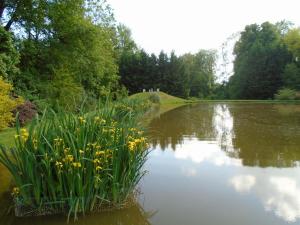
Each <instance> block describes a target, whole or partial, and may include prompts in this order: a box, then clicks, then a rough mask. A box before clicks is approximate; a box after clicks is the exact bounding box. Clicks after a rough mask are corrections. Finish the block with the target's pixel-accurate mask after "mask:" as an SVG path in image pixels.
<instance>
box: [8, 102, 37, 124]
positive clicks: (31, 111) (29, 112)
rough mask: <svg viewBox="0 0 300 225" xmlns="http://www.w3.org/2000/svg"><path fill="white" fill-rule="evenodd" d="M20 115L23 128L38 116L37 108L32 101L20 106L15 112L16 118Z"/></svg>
mask: <svg viewBox="0 0 300 225" xmlns="http://www.w3.org/2000/svg"><path fill="white" fill-rule="evenodd" d="M17 113H18V119H19V123H20V125H21V126H24V125H25V124H26V123H27V122H29V121H31V120H32V119H33V118H34V117H35V115H36V114H37V107H36V105H35V104H33V103H32V102H30V101H25V102H24V103H23V104H21V105H18V106H17V108H16V109H14V110H13V114H14V117H16V115H17Z"/></svg>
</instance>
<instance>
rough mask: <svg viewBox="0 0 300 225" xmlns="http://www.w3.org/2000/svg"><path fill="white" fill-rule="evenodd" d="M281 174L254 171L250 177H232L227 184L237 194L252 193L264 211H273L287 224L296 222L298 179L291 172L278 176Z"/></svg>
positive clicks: (299, 212)
mask: <svg viewBox="0 0 300 225" xmlns="http://www.w3.org/2000/svg"><path fill="white" fill-rule="evenodd" d="M298 172H299V171H297V173H298ZM281 173H282V171H276V170H271V171H264V172H263V171H256V172H255V173H253V174H251V175H249V174H247V175H237V176H234V177H232V178H231V179H230V180H229V183H230V185H231V186H232V187H233V188H234V189H235V190H236V191H237V192H239V193H248V192H249V191H252V192H254V193H255V194H256V195H257V196H259V198H260V199H261V201H262V203H263V205H264V208H265V210H267V211H274V212H275V214H276V215H277V216H278V217H280V218H282V219H284V220H286V221H288V222H296V221H297V219H299V218H300V182H299V178H300V177H299V175H298V174H294V173H293V171H285V173H284V175H283V174H282V175H278V174H281ZM287 174H289V175H288V176H287Z"/></svg>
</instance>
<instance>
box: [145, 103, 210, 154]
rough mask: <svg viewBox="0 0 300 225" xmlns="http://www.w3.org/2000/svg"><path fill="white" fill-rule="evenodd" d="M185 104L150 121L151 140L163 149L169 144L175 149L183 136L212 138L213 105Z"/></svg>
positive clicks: (181, 141) (154, 144)
mask: <svg viewBox="0 0 300 225" xmlns="http://www.w3.org/2000/svg"><path fill="white" fill-rule="evenodd" d="M203 106H204V107H202V106H201V105H187V106H183V107H179V108H176V109H173V110H171V111H168V112H167V113H164V114H162V115H161V116H160V117H159V118H154V119H153V120H152V121H151V123H150V126H149V127H150V129H149V130H150V136H151V142H152V145H153V146H154V147H156V146H157V145H160V147H161V148H162V149H163V150H164V149H166V148H167V147H168V146H169V145H171V147H172V148H173V149H174V150H175V148H176V145H177V144H182V143H183V139H184V138H185V137H198V138H199V139H203V138H205V139H207V138H213V137H214V134H213V130H212V127H213V126H212V116H213V110H214V108H213V106H212V107H210V106H207V105H203Z"/></svg>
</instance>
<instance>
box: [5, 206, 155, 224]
mask: <svg viewBox="0 0 300 225" xmlns="http://www.w3.org/2000/svg"><path fill="white" fill-rule="evenodd" d="M154 214H155V213H153V212H145V211H144V209H143V208H142V207H141V206H140V205H139V204H136V205H135V206H132V207H130V208H128V209H123V210H115V211H111V212H103V213H94V214H91V215H86V216H84V217H80V218H79V220H78V221H75V222H73V221H70V222H69V224H74V225H75V224H76V225H151V223H150V221H149V219H150V218H151V217H152V216H153V215H154ZM3 222H4V223H3ZM66 223H67V222H66V217H65V216H51V217H43V216H42V217H28V218H15V217H14V216H13V215H11V216H6V217H3V218H2V222H1V224H3V225H41V224H43V225H65V224H66Z"/></svg>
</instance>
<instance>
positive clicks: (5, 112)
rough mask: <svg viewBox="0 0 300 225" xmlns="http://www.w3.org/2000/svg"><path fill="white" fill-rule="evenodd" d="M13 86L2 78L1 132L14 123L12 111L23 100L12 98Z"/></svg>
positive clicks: (0, 90) (0, 87) (0, 85)
mask: <svg viewBox="0 0 300 225" xmlns="http://www.w3.org/2000/svg"><path fill="white" fill-rule="evenodd" d="M11 91H12V85H11V84H9V83H6V82H5V81H4V80H3V79H2V78H1V77H0V130H2V129H4V128H6V127H7V126H8V125H9V124H11V123H13V122H14V117H13V113H12V110H13V109H15V108H16V107H17V105H19V104H21V103H22V99H21V98H15V99H14V98H13V97H12V96H11Z"/></svg>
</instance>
